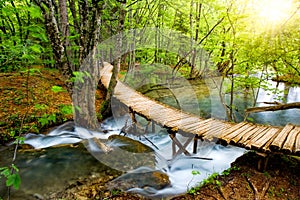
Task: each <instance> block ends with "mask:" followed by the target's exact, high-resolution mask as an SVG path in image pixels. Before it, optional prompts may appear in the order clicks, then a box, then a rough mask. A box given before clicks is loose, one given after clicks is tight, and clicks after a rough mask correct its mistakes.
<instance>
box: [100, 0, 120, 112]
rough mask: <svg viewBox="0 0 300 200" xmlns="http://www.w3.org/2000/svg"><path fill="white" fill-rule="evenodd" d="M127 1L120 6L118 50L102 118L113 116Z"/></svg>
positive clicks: (116, 49)
mask: <svg viewBox="0 0 300 200" xmlns="http://www.w3.org/2000/svg"><path fill="white" fill-rule="evenodd" d="M125 8H126V1H123V2H122V3H121V5H120V15H119V25H118V35H117V36H116V38H117V42H116V48H115V52H113V53H114V55H113V58H116V59H115V60H114V61H115V62H114V63H113V72H112V76H111V79H110V83H109V86H108V89H107V93H106V98H105V102H104V103H103V106H102V109H101V110H102V113H101V114H102V116H103V117H107V116H111V98H112V96H113V93H114V88H115V87H116V85H117V78H118V74H119V71H120V65H121V56H122V55H121V53H122V52H121V51H122V45H123V44H122V42H123V41H122V36H123V33H122V31H123V29H124V22H125V17H126V9H125Z"/></svg>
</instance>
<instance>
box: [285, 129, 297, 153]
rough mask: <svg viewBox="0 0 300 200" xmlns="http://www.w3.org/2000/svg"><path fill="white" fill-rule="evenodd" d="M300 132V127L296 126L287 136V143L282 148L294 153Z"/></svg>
mask: <svg viewBox="0 0 300 200" xmlns="http://www.w3.org/2000/svg"><path fill="white" fill-rule="evenodd" d="M299 132H300V127H297V126H296V127H295V128H294V129H293V130H292V131H291V132H290V133H289V134H288V136H287V138H286V141H285V143H284V144H283V146H282V150H283V151H284V152H287V153H292V152H293V148H294V146H295V143H296V138H297V135H298V134H299Z"/></svg>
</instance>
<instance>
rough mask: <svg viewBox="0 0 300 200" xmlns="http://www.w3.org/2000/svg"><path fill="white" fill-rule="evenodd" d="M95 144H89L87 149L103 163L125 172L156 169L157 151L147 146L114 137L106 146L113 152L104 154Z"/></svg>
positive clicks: (111, 137)
mask: <svg viewBox="0 0 300 200" xmlns="http://www.w3.org/2000/svg"><path fill="white" fill-rule="evenodd" d="M93 144H94V143H87V148H88V149H89V151H90V152H91V153H92V155H93V156H94V157H95V158H97V159H98V160H99V161H100V162H101V163H103V164H105V165H107V166H109V167H111V168H113V169H116V170H119V171H123V172H127V171H131V170H134V169H137V168H139V167H144V166H147V167H150V168H155V166H156V154H155V151H154V150H153V149H152V148H150V147H148V146H147V145H145V144H143V143H141V142H139V141H136V140H133V139H131V138H128V137H124V136H120V135H112V136H110V137H109V138H108V141H106V144H108V145H109V147H110V148H112V150H111V151H109V152H106V153H104V152H103V151H99V149H100V148H97V149H98V151H97V150H96V149H95V148H94V147H93Z"/></svg>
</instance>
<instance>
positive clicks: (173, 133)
mask: <svg viewBox="0 0 300 200" xmlns="http://www.w3.org/2000/svg"><path fill="white" fill-rule="evenodd" d="M167 131H168V133H169V137H170V138H171V139H172V141H173V142H172V152H173V153H172V156H173V157H175V156H177V155H178V154H180V153H184V154H185V155H186V156H191V154H190V153H189V152H188V151H187V150H186V149H185V148H186V147H187V145H188V144H189V143H190V142H191V140H192V138H189V139H188V140H187V141H186V142H185V144H184V145H182V144H181V143H180V142H179V141H178V139H177V138H176V133H177V130H173V129H167ZM176 146H178V148H179V149H178V151H176Z"/></svg>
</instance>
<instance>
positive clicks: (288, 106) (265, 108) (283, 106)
mask: <svg viewBox="0 0 300 200" xmlns="http://www.w3.org/2000/svg"><path fill="white" fill-rule="evenodd" d="M292 108H298V109H299V108H300V102H295V103H286V104H279V105H276V106H262V107H253V108H247V109H246V110H245V112H246V113H254V112H264V111H276V110H287V109H292Z"/></svg>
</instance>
